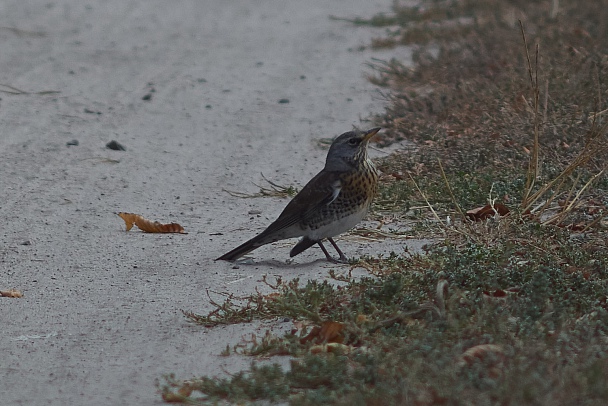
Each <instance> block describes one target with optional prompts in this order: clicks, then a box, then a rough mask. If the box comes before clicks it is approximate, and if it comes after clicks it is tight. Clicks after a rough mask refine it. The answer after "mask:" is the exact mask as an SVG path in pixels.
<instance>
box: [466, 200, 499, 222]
mask: <svg viewBox="0 0 608 406" xmlns="http://www.w3.org/2000/svg"><path fill="white" fill-rule="evenodd" d="M509 212H510V210H509V208H508V207H507V206H505V205H504V204H502V203H495V204H494V205H489V204H487V205H485V206H483V207H477V208H475V209H471V210H468V211H467V217H468V218H470V219H471V220H473V221H482V220H487V219H489V218H490V217H494V215H495V214H496V213H498V214H499V215H500V216H506V215H507V214H509Z"/></svg>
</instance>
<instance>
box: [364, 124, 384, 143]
mask: <svg viewBox="0 0 608 406" xmlns="http://www.w3.org/2000/svg"><path fill="white" fill-rule="evenodd" d="M381 129H382V128H380V127H376V128H372V129H371V130H369V131H368V132H366V133H365V134H363V142H367V141H369V140H371V139H372V137H373V136H374V135H376V133H377V132H378V131H380V130H381Z"/></svg>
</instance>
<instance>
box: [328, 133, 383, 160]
mask: <svg viewBox="0 0 608 406" xmlns="http://www.w3.org/2000/svg"><path fill="white" fill-rule="evenodd" d="M378 131H380V127H377V128H372V129H371V130H368V131H359V130H353V131H348V132H345V133H344V134H342V135H340V136H338V138H336V139H335V140H334V142H333V143H332V144H331V147H329V152H328V153H327V160H326V161H325V169H326V170H330V171H340V170H347V169H349V168H352V167H356V166H357V165H359V164H360V163H361V162H364V161H365V160H367V145H368V144H369V140H371V139H372V137H373V136H374V135H376V133H377V132H378Z"/></svg>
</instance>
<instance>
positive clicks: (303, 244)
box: [289, 237, 318, 257]
mask: <svg viewBox="0 0 608 406" xmlns="http://www.w3.org/2000/svg"><path fill="white" fill-rule="evenodd" d="M317 243H318V241H313V240H311V239H310V238H308V237H304V238H302V239H301V240H300V241H298V243H297V244H296V245H295V246H294V247H293V248H292V249H291V251H289V256H290V257H295V256H296V255H298V254H299V253H301V252H304V251H306V250H307V249H309V248H310V247H312V246H313V245H315V244H317Z"/></svg>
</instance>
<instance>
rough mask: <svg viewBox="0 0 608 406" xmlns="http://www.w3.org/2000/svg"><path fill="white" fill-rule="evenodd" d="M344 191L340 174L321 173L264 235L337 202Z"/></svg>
mask: <svg viewBox="0 0 608 406" xmlns="http://www.w3.org/2000/svg"><path fill="white" fill-rule="evenodd" d="M341 190H342V181H341V179H340V176H339V173H338V172H329V171H321V172H319V173H318V174H317V175H316V176H315V177H314V178H312V179H311V180H310V181H309V182H308V183H307V184H306V186H304V187H303V188H302V190H301V191H300V192H299V193H298V194H297V195H296V196H295V197H294V198H293V199H292V200H291V201H290V202H289V203H288V204H287V206H285V209H283V212H282V213H281V214H280V215H279V218H277V219H276V220H275V221H274V222H273V223H272V224H271V225H269V226H268V228H267V229H266V230H264V233H265V234H266V233H268V234H269V233H273V232H276V231H279V230H282V229H284V228H287V227H290V226H292V225H294V224H296V223H298V222H300V221H301V220H302V219H304V218H306V217H307V216H308V215H309V213H312V212H314V211H315V210H316V209H317V208H318V207H322V206H326V205H328V204H330V203H331V202H333V201H334V200H336V199H337V198H338V195H339V194H340V191H341Z"/></svg>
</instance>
